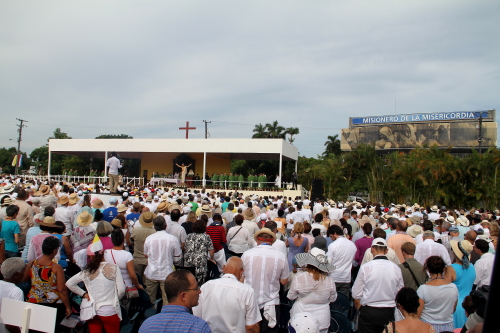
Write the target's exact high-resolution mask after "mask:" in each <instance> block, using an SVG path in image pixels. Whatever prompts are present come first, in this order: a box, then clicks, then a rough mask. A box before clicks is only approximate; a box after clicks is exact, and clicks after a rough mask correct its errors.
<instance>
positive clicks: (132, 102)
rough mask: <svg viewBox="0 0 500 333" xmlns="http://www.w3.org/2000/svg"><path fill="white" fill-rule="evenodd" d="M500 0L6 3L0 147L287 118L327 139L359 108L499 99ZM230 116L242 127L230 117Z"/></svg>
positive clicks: (305, 138)
mask: <svg viewBox="0 0 500 333" xmlns="http://www.w3.org/2000/svg"><path fill="white" fill-rule="evenodd" d="M499 11H500V2H498V1H481V2H470V1H452V0H448V1H440V2H435V1H418V2H408V1H405V2H394V1H344V2H339V1H314V2H310V1H308V2H300V1H272V2H268V1H253V2H248V3H238V2H229V1H210V2H206V1H189V2H185V1H182V2H181V1H149V2H143V1H142V2H134V1H107V2H98V1H86V2H70V3H67V2H60V1H45V2H43V3H29V4H27V3H19V2H2V3H1V4H0V77H2V80H0V109H1V110H2V114H3V115H4V116H3V120H4V131H3V132H2V133H0V145H2V146H11V142H10V141H8V139H10V138H15V137H16V127H15V124H16V121H15V118H16V117H20V118H23V119H26V120H28V121H29V123H28V126H29V127H28V128H27V129H26V130H25V132H24V136H23V143H22V149H23V150H26V151H31V150H32V149H33V148H36V147H39V146H41V145H42V144H44V143H45V140H46V138H47V137H48V136H50V135H51V133H52V132H53V130H54V129H55V128H56V127H61V128H62V130H63V131H65V132H67V133H68V134H69V135H71V136H73V137H74V138H92V137H95V136H97V135H100V134H108V133H110V134H119V133H125V134H129V135H133V136H134V137H137V138H139V137H148V138H149V137H163V138H180V137H183V132H182V131H179V130H178V129H177V128H178V127H180V126H181V125H182V124H184V123H185V121H190V124H191V125H194V126H196V127H197V128H198V129H197V130H196V131H193V132H192V133H191V137H197V138H201V137H204V131H203V122H202V120H203V119H206V120H212V121H213V122H212V123H211V124H210V125H209V131H210V133H211V136H212V137H214V138H238V137H250V136H251V135H252V129H253V125H255V124H257V123H266V122H271V121H272V120H274V119H276V120H278V121H279V122H280V124H282V125H283V126H286V127H290V126H293V127H299V128H300V130H301V133H300V135H298V136H297V138H296V141H295V144H296V146H297V147H298V148H299V151H300V153H301V154H304V155H306V156H315V155H316V154H321V152H322V151H323V148H324V147H323V143H324V141H326V137H327V136H328V135H335V134H340V129H341V128H343V127H347V125H348V119H349V117H350V116H369V115H385V114H393V113H394V111H395V106H394V100H395V98H396V99H397V110H396V112H398V113H401V114H406V113H414V112H419V113H420V112H437V111H439V112H443V111H456V110H480V109H490V108H497V109H498V106H499V101H498V93H497V90H498V88H497V87H498V86H499V83H500V65H499V64H498V59H499V56H500V52H499V51H500V45H499V44H500V41H499V39H498V37H497V31H498V28H499V24H498V20H497V13H498V12H499ZM228 123H231V124H228Z"/></svg>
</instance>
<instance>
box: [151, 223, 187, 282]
mask: <svg viewBox="0 0 500 333" xmlns="http://www.w3.org/2000/svg"><path fill="white" fill-rule="evenodd" d="M144 254H145V255H146V256H148V266H147V267H146V270H145V271H144V275H146V277H147V278H148V279H150V280H157V281H159V280H162V281H164V280H165V279H166V278H167V276H168V275H169V274H170V273H172V271H173V270H172V265H173V264H174V261H175V262H177V261H179V260H180V258H181V255H182V251H181V247H180V245H179V241H178V240H177V238H175V236H172V235H170V234H168V233H167V232H166V231H165V230H160V231H157V232H155V233H154V234H151V235H149V236H148V237H147V238H146V241H145V242H144Z"/></svg>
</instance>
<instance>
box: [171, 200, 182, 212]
mask: <svg viewBox="0 0 500 333" xmlns="http://www.w3.org/2000/svg"><path fill="white" fill-rule="evenodd" d="M174 209H178V210H179V211H181V206H179V204H178V203H177V202H174V203H171V204H170V205H169V206H168V211H169V212H170V213H172V211H173V210H174Z"/></svg>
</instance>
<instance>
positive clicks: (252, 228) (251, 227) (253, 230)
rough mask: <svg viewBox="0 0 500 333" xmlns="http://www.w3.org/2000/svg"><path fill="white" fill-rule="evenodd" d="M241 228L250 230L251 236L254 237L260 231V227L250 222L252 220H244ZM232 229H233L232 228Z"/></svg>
mask: <svg viewBox="0 0 500 333" xmlns="http://www.w3.org/2000/svg"><path fill="white" fill-rule="evenodd" d="M241 226H242V227H243V228H246V229H247V230H248V233H249V234H250V236H252V237H253V235H254V234H255V233H256V232H257V231H259V230H260V229H259V226H258V225H257V223H255V222H253V221H250V220H243V223H242V224H241ZM231 229H232V228H231ZM231 229H229V230H231Z"/></svg>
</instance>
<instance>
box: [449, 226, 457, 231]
mask: <svg viewBox="0 0 500 333" xmlns="http://www.w3.org/2000/svg"><path fill="white" fill-rule="evenodd" d="M448 231H459V230H458V227H455V226H453V227H450V229H448Z"/></svg>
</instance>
